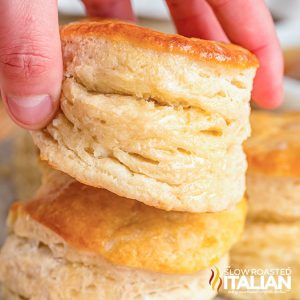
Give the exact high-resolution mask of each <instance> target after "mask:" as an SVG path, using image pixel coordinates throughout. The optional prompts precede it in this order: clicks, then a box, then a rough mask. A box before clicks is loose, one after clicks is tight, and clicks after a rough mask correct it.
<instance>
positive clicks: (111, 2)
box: [82, 0, 135, 21]
mask: <svg viewBox="0 0 300 300" xmlns="http://www.w3.org/2000/svg"><path fill="white" fill-rule="evenodd" d="M82 1H83V3H84V4H85V7H86V11H87V14H88V15H89V16H92V17H102V18H115V19H125V20H129V21H135V17H134V13H133V10H132V6H131V2H130V0H82Z"/></svg>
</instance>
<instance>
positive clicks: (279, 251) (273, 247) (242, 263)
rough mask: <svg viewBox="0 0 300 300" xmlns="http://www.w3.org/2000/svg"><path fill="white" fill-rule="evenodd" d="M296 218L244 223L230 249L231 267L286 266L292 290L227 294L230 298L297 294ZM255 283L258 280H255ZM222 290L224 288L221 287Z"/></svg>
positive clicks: (299, 246)
mask: <svg viewBox="0 0 300 300" xmlns="http://www.w3.org/2000/svg"><path fill="white" fill-rule="evenodd" d="M299 237H300V222H299V221H298V222H286V223H265V222H256V223H252V222H249V223H247V226H246V230H245V232H244V234H243V236H242V238H241V240H240V241H239V242H238V243H237V244H236V245H235V246H234V247H233V249H232V251H231V253H230V266H231V268H233V269H243V268H248V269H256V270H257V269H265V268H267V269H272V268H273V269H278V268H284V269H286V268H290V270H291V279H292V290H291V291H290V292H287V293H283V294H281V293H278V294H276V293H275V294H274V293H273V294H263V293H258V294H251V293H246V294H245V293H238V294H229V295H228V296H229V297H231V298H234V299H254V300H269V299H270V300H271V299H276V300H290V299H299V298H300V260H299V257H300V240H299ZM258 285H259V281H258ZM225 292H226V291H225Z"/></svg>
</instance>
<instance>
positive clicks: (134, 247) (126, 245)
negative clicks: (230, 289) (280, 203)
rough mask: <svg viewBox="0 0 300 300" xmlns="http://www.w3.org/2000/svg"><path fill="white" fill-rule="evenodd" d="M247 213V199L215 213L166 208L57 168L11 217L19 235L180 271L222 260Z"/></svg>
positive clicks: (113, 260) (132, 263) (138, 265)
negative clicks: (88, 183)
mask: <svg viewBox="0 0 300 300" xmlns="http://www.w3.org/2000/svg"><path fill="white" fill-rule="evenodd" d="M245 215H246V203H245V200H242V201H241V202H240V203H239V204H237V205H236V206H235V207H234V208H233V209H231V210H228V211H223V212H217V213H202V214H195V213H185V212H167V211H164V210H160V209H157V208H153V207H150V206H147V205H145V204H143V203H140V202H138V201H135V200H132V199H126V198H123V199H122V198H121V197H119V196H117V195H115V194H112V193H110V192H109V191H107V190H104V189H98V188H93V187H89V186H85V185H83V184H81V183H79V182H77V181H75V180H73V179H72V178H71V177H69V176H67V175H64V174H62V173H58V172H54V173H51V174H49V176H48V183H47V184H46V186H42V188H41V189H40V191H38V196H37V197H36V198H35V199H33V200H31V201H29V202H26V203H21V202H19V203H18V202H17V203H16V204H15V205H14V206H13V207H12V209H11V210H10V217H9V222H10V227H11V228H12V230H13V231H14V232H15V233H16V234H17V235H18V236H22V237H27V238H31V239H40V240H41V241H42V242H43V243H46V244H47V245H52V244H53V245H55V244H58V243H60V244H64V245H65V246H66V245H70V246H71V247H72V248H75V249H77V250H78V251H86V252H90V253H94V254H95V255H98V256H101V257H103V258H105V259H106V260H108V261H110V262H111V263H114V264H117V265H126V266H127V267H132V268H142V269H146V270H149V271H154V272H162V273H171V274H173V273H179V274H182V273H193V272H196V271H198V270H201V269H206V268H208V267H210V266H212V265H213V264H214V263H216V262H217V261H219V260H220V259H221V258H222V257H223V256H224V255H225V254H226V253H227V252H228V250H229V249H230V248H231V246H232V245H233V244H234V243H235V242H236V241H237V240H238V238H239V236H240V235H241V232H242V230H243V226H244V220H245ZM75 225H76V227H74V226H75ZM50 247H51V246H50Z"/></svg>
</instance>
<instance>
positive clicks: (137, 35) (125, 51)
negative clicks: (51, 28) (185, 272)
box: [33, 21, 257, 212]
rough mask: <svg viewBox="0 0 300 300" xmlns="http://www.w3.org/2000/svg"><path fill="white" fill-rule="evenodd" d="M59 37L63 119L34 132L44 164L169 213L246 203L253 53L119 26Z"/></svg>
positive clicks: (70, 29) (69, 29)
mask: <svg viewBox="0 0 300 300" xmlns="http://www.w3.org/2000/svg"><path fill="white" fill-rule="evenodd" d="M61 38H62V49H63V58H64V78H65V80H64V83H63V90H62V97H61V112H60V113H59V114H58V116H57V117H56V118H55V119H54V121H53V122H52V123H51V124H50V125H49V126H48V127H47V128H45V129H44V130H43V131H39V132H34V133H33V136H34V140H35V142H36V144H37V145H38V147H39V148H40V150H41V157H42V158H43V159H45V160H47V161H48V162H49V163H50V164H51V165H52V166H54V167H55V168H57V169H59V170H61V171H64V172H66V173H68V174H69V175H71V176H73V177H75V178H76V179H77V180H79V181H81V182H82V183H85V184H88V185H92V186H95V187H103V188H106V189H108V190H110V191H112V192H114V193H116V194H118V195H120V196H123V197H127V198H133V199H136V200H138V201H141V202H144V203H146V204H148V205H151V206H155V207H158V208H162V209H165V210H179V211H193V212H205V211H220V210H224V209H226V208H229V207H233V206H234V204H235V203H237V202H238V201H239V200H240V199H241V198H242V196H243V193H244V188H245V183H244V174H245V169H246V163H245V157H244V154H243V151H242V148H241V144H242V142H243V141H244V140H245V139H246V137H247V136H248V134H249V123H248V115H249V103H248V102H249V98H250V92H251V88H252V79H253V77H254V74H255V70H256V67H257V61H256V59H255V58H254V56H253V55H252V54H250V53H249V52H248V51H246V50H244V49H242V48H240V47H237V46H234V45H226V44H222V43H216V42H210V41H203V40H199V39H189V38H185V37H181V36H178V35H166V34H163V33H159V32H155V31H152V30H150V29H145V28H141V27H138V26H136V25H133V24H126V23H122V22H116V21H102V22H93V21H85V22H81V23H74V24H70V25H68V26H66V27H65V28H63V29H62V31H61Z"/></svg>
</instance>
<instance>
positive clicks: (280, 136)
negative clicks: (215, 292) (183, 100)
mask: <svg viewBox="0 0 300 300" xmlns="http://www.w3.org/2000/svg"><path fill="white" fill-rule="evenodd" d="M251 125H252V128H253V129H252V136H251V138H250V139H249V140H248V141H247V143H246V145H245V150H246V153H247V156H248V164H249V169H248V172H247V194H248V198H249V215H248V221H247V225H246V230H245V233H244V235H243V237H242V239H241V241H240V242H239V243H237V244H236V246H235V247H234V248H233V250H232V253H231V266H232V267H233V268H248V269H280V268H281V269H290V272H289V271H287V272H286V273H287V274H290V273H291V279H292V289H291V290H290V291H289V290H285V291H284V293H278V291H277V293H276V291H273V293H270V294H265V295H262V294H261V293H259V294H245V293H244V294H243V293H238V294H235V295H234V294H231V296H234V298H238V299H259V300H261V299H280V300H284V299H299V298H300V259H299V258H300V196H299V195H300V113H284V114H272V113H266V112H256V113H253V114H252V116H251ZM258 250H259V251H258ZM283 275H285V274H283ZM257 280H258V279H257ZM271 289H272V288H271ZM274 292H275V293H274Z"/></svg>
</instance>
